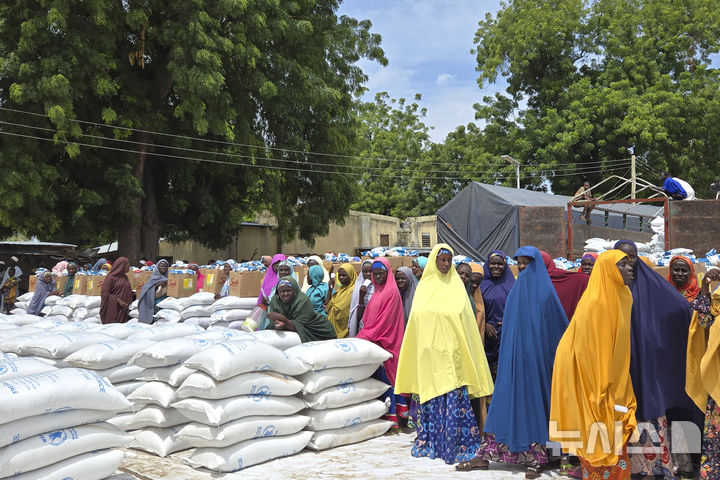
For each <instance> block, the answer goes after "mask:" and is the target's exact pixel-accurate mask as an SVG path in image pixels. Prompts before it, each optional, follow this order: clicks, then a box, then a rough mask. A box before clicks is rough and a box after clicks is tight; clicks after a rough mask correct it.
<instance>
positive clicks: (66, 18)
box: [0, 0, 386, 253]
mask: <svg viewBox="0 0 720 480" xmlns="http://www.w3.org/2000/svg"><path fill="white" fill-rule="evenodd" d="M338 4H339V2H338V1H337V0H319V1H313V2H305V1H300V2H298V1H277V2H266V1H257V0H246V1H238V0H218V1H212V2H196V1H187V0H179V1H169V0H148V1H143V2H136V1H127V2H111V1H108V0H84V1H78V0H48V1H45V2H39V3H38V2H30V1H27V0H14V1H11V2H4V3H3V4H2V6H0V18H2V23H0V59H1V60H0V104H1V105H2V106H3V107H6V108H15V109H18V110H23V111H28V112H34V113H36V114H39V115H46V116H47V117H48V118H43V117H42V116H35V117H33V116H28V115H23V114H20V113H15V112H9V111H0V120H1V121H3V122H13V123H17V124H23V125H32V126H35V127H37V128H40V130H38V129H32V128H28V127H26V126H12V125H9V124H7V123H4V124H0V129H2V132H3V133H5V134H4V135H0V167H2V168H3V171H5V172H7V171H12V172H13V173H15V172H17V175H15V174H12V175H3V176H1V178H0V192H2V195H0V198H1V199H2V200H0V202H2V204H0V210H2V213H0V233H7V232H11V231H23V232H25V233H27V234H31V235H39V236H41V237H43V238H44V239H57V240H63V241H73V242H76V243H79V244H81V245H87V244H89V243H90V242H95V241H97V239H98V236H101V237H102V238H105V239H107V240H111V239H114V238H116V237H117V235H118V231H120V230H122V229H123V228H126V226H127V225H135V226H138V225H140V226H142V227H143V228H145V227H148V226H149V227H152V228H151V229H150V230H151V231H153V229H156V230H157V231H156V232H155V233H154V234H155V235H156V236H157V235H163V236H167V237H169V238H171V239H183V238H191V239H196V240H199V241H201V242H203V243H205V244H206V245H209V246H211V247H218V246H221V245H223V244H225V243H226V242H227V241H228V240H229V239H230V238H231V236H232V235H233V234H235V233H236V232H237V231H238V230H239V229H240V227H241V222H242V221H243V220H246V219H248V218H251V217H252V215H253V214H254V213H255V212H257V211H259V210H262V209H266V208H267V209H269V210H270V211H271V212H272V213H273V214H274V215H275V216H276V217H277V218H278V220H279V222H280V233H281V236H282V237H283V238H284V239H288V238H291V237H293V236H294V235H295V234H296V233H297V234H299V236H300V237H301V238H302V239H304V240H310V241H311V240H312V238H313V237H314V236H315V235H318V234H323V233H326V232H327V230H328V222H329V221H340V220H342V218H344V216H345V214H346V212H347V208H348V206H349V204H350V202H351V198H350V196H349V195H347V192H348V191H350V189H351V188H352V185H353V183H354V179H352V178H346V177H344V176H337V175H333V176H332V177H330V178H331V180H332V181H329V177H328V175H327V174H326V173H322V171H329V172H333V171H336V170H339V169H340V168H341V167H342V165H343V164H344V160H342V158H340V157H329V158H330V160H323V161H324V162H326V163H334V164H336V165H331V166H325V167H322V168H319V167H318V168H316V167H314V166H312V165H309V164H308V162H310V161H314V160H315V161H316V159H315V157H309V156H308V155H304V154H301V153H294V152H291V151H290V150H295V151H300V152H302V151H315V152H333V153H339V154H343V153H350V152H351V148H352V145H353V143H354V140H355V122H356V120H355V117H354V113H353V108H354V102H353V98H354V96H355V95H356V94H357V93H358V92H359V90H360V88H361V86H362V83H363V82H364V81H365V80H366V77H365V75H364V74H363V72H362V71H361V69H360V68H359V67H358V66H357V65H356V62H357V61H358V60H360V59H361V58H368V59H370V60H375V61H379V62H381V63H383V64H384V63H386V59H385V58H384V54H383V51H382V50H381V48H380V37H379V36H378V35H375V34H372V33H371V32H370V26H371V25H370V23H369V22H367V21H362V22H361V21H358V20H355V19H352V18H348V17H344V16H341V17H338V16H337V15H336V13H335V12H336V11H337V8H338ZM75 120H83V121H86V122H94V123H78V122H77V121H75ZM104 125H108V126H113V127H125V128H132V129H140V130H146V131H152V132H168V133H172V134H174V135H178V136H179V137H164V136H158V135H153V134H143V133H142V132H137V131H130V130H123V129H120V128H115V129H111V128H108V127H106V126H104ZM48 128H49V129H50V130H49V131H48V130H42V129H48ZM8 133H12V134H22V135H31V136H37V137H43V138H52V139H54V140H55V143H53V142H45V141H42V140H37V139H29V138H23V137H18V136H11V135H8ZM190 137H199V138H197V139H194V138H190ZM112 138H114V139H118V140H125V141H126V142H123V143H121V142H117V141H110V140H108V139H112ZM92 145H98V146H100V145H102V146H105V147H112V148H114V149H121V150H122V149H124V150H131V152H129V153H128V152H123V151H119V150H107V149H99V148H93V147H92ZM246 145H254V146H256V147H252V148H251V147H247V146H246ZM170 147H180V148H185V149H192V151H190V150H177V148H170ZM278 147H280V148H282V149H287V150H278V149H276V148H278ZM140 151H146V152H147V154H148V155H147V156H143V155H141V154H139V153H138V152H140ZM162 155H165V156H162ZM177 156H180V157H193V158H195V159H201V160H204V162H200V161H194V160H187V159H183V158H175V157H177ZM207 161H221V162H225V163H223V164H217V163H207ZM238 164H240V165H244V166H238ZM253 165H255V166H271V167H273V168H277V167H286V168H289V169H290V168H292V170H277V169H266V168H255V167H253ZM18 175H19V177H18ZM122 241H123V237H122V235H121V242H122ZM121 250H122V245H121ZM134 253H138V252H134Z"/></svg>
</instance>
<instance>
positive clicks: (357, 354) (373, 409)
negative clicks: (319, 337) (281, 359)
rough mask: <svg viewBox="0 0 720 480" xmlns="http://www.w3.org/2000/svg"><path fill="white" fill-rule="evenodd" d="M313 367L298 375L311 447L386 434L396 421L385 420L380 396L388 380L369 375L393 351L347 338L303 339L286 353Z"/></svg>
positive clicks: (385, 410)
mask: <svg viewBox="0 0 720 480" xmlns="http://www.w3.org/2000/svg"><path fill="white" fill-rule="evenodd" d="M286 353H287V354H288V355H291V356H293V357H295V358H297V359H299V360H301V361H302V362H303V363H305V364H307V365H309V366H310V367H311V368H312V370H311V371H309V372H307V373H305V374H304V375H302V376H300V377H299V378H298V379H299V380H300V381H301V382H302V383H303V384H304V387H303V393H304V397H303V398H304V400H305V402H306V403H307V406H308V407H309V408H308V409H306V410H304V411H303V412H301V413H302V415H305V416H307V417H310V421H309V422H308V425H307V427H306V430H308V431H310V432H313V436H312V440H311V441H310V442H309V444H308V446H307V448H309V449H312V450H326V449H328V448H332V447H338V446H341V445H347V444H351V443H357V442H362V441H364V440H368V439H370V438H374V437H377V436H380V435H383V434H384V433H385V432H387V431H388V429H390V427H391V426H392V422H390V421H387V420H381V419H380V417H382V416H383V415H385V414H386V413H387V411H388V405H387V404H386V403H384V402H382V401H380V400H377V398H378V397H379V396H380V395H382V394H383V393H384V392H385V391H387V389H388V387H389V385H387V384H385V383H383V382H381V381H379V380H376V379H374V378H370V377H371V375H372V374H373V373H374V372H375V370H377V369H378V367H379V366H380V365H381V364H382V363H383V362H384V361H385V360H387V359H388V358H390V356H391V354H390V353H389V352H387V351H386V350H384V349H382V348H380V347H379V346H377V345H375V344H374V343H372V342H368V341H366V340H362V339H359V338H345V339H338V340H328V341H322V342H309V343H303V344H302V345H299V346H297V347H293V348H291V349H289V350H288V351H287V352H286Z"/></svg>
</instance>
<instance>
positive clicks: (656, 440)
mask: <svg viewBox="0 0 720 480" xmlns="http://www.w3.org/2000/svg"><path fill="white" fill-rule="evenodd" d="M643 423H645V424H648V425H647V426H648V428H641V425H640V424H638V429H640V431H641V433H640V441H638V442H637V443H633V444H632V447H634V450H636V451H638V450H641V451H642V453H631V454H630V470H631V472H632V474H633V475H641V476H649V477H652V476H654V475H657V476H662V477H664V478H666V479H667V480H673V479H674V478H675V475H674V473H673V472H674V467H673V461H672V456H671V455H670V430H669V429H668V422H667V418H665V416H664V415H663V416H662V417H660V418H658V419H655V420H651V421H649V422H643Z"/></svg>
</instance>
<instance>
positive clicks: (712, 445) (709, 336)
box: [685, 269, 720, 480]
mask: <svg viewBox="0 0 720 480" xmlns="http://www.w3.org/2000/svg"><path fill="white" fill-rule="evenodd" d="M717 280H720V270H717V269H712V270H709V271H708V272H707V273H706V274H705V277H704V278H703V281H702V288H701V290H700V294H699V295H698V296H697V298H696V299H695V300H694V301H693V302H692V307H693V310H695V312H694V313H693V317H692V320H691V322H690V333H689V335H688V346H687V366H686V372H685V391H686V392H687V394H688V395H689V396H690V398H692V399H693V402H695V405H697V407H698V408H699V409H700V410H701V411H703V412H705V429H704V431H703V439H702V457H701V459H700V478H701V479H703V480H704V479H711V478H718V476H720V406H718V402H720V324H716V323H715V320H717V318H718V317H719V316H720V288H715V290H714V291H713V292H712V294H711V293H710V283H711V282H713V281H717Z"/></svg>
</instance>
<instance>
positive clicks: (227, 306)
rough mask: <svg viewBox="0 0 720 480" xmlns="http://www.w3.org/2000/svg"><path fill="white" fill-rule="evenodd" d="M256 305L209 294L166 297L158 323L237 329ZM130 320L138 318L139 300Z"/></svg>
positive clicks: (250, 300) (255, 301)
mask: <svg viewBox="0 0 720 480" xmlns="http://www.w3.org/2000/svg"><path fill="white" fill-rule="evenodd" d="M256 303H257V299H256V298H239V297H231V296H228V297H223V298H221V299H219V300H217V301H216V300H215V295H214V294H213V293H210V292H199V293H196V294H194V295H191V296H189V297H185V298H166V299H165V300H163V301H161V302H160V303H158V305H157V306H158V308H159V309H160V310H159V311H158V312H157V313H156V314H155V323H188V324H192V325H198V326H200V327H202V328H209V327H211V326H217V327H230V328H238V329H239V327H240V325H241V324H242V322H243V320H245V319H246V318H247V317H248V315H250V312H251V311H252V309H253V307H255V304H256ZM130 317H132V318H137V317H138V310H137V300H136V301H134V302H133V303H132V304H131V305H130Z"/></svg>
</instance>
